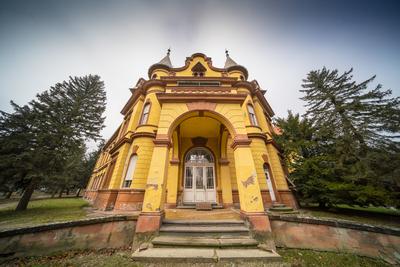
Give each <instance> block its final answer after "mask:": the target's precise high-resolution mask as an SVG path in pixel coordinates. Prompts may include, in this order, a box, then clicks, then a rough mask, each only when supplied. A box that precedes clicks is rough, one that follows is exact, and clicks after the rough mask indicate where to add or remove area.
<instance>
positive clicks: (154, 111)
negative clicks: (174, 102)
mask: <svg viewBox="0 0 400 267" xmlns="http://www.w3.org/2000/svg"><path fill="white" fill-rule="evenodd" d="M147 101H150V102H151V107H150V114H149V118H148V120H147V123H146V124H152V125H158V122H159V120H160V112H161V105H160V103H159V102H158V99H157V96H156V93H155V92H153V93H149V94H147V96H146V99H145V101H144V103H146V102H147Z"/></svg>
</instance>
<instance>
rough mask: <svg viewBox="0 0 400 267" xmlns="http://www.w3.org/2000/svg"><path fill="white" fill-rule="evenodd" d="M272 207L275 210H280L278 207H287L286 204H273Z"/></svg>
mask: <svg viewBox="0 0 400 267" xmlns="http://www.w3.org/2000/svg"><path fill="white" fill-rule="evenodd" d="M272 207H274V208H278V207H286V205H285V204H283V203H273V204H272Z"/></svg>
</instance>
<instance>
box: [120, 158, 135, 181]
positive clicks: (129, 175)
mask: <svg viewBox="0 0 400 267" xmlns="http://www.w3.org/2000/svg"><path fill="white" fill-rule="evenodd" d="M136 162H137V155H132V156H131V158H130V159H129V165H128V169H127V170H126V174H125V179H124V183H123V184H122V187H125V188H129V187H131V184H132V176H133V173H134V172H135V167H136Z"/></svg>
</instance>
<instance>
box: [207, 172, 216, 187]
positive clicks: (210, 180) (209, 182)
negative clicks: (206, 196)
mask: <svg viewBox="0 0 400 267" xmlns="http://www.w3.org/2000/svg"><path fill="white" fill-rule="evenodd" d="M213 169H214V168H213V167H206V170H207V189H214V171H213Z"/></svg>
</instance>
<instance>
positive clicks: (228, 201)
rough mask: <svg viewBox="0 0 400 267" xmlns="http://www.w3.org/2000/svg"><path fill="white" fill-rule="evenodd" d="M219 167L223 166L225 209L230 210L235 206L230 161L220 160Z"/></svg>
mask: <svg viewBox="0 0 400 267" xmlns="http://www.w3.org/2000/svg"><path fill="white" fill-rule="evenodd" d="M219 165H220V166H221V189H222V203H223V205H224V207H225V208H230V207H232V206H233V199H232V184H231V173H230V171H229V161H228V160H227V159H220V160H219Z"/></svg>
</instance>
